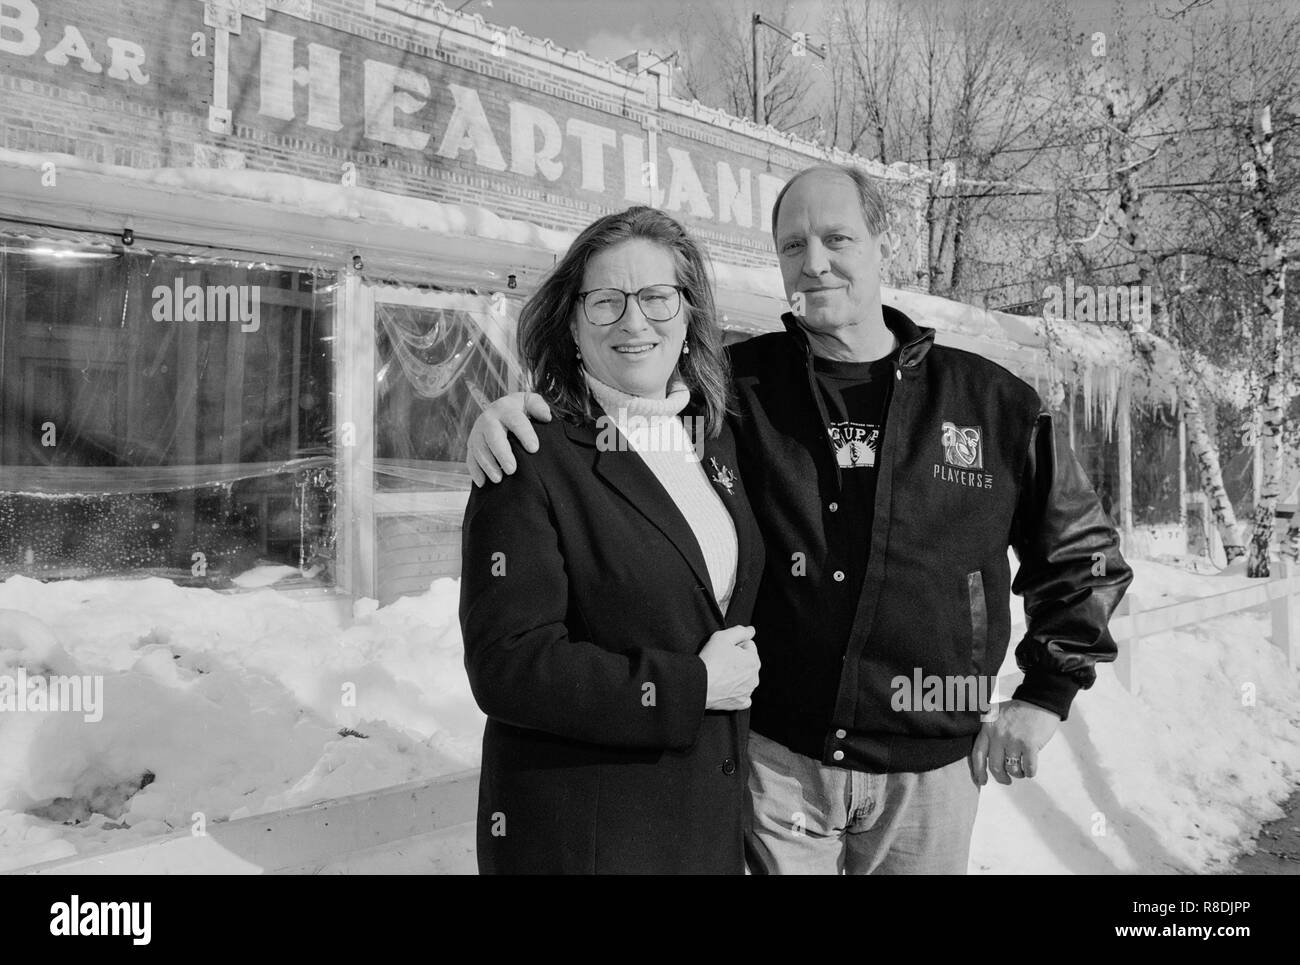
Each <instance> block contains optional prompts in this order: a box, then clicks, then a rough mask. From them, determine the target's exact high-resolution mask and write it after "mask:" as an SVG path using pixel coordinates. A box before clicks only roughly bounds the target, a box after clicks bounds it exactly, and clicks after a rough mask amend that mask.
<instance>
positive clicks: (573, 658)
mask: <svg viewBox="0 0 1300 965" xmlns="http://www.w3.org/2000/svg"><path fill="white" fill-rule="evenodd" d="M535 428H536V430H537V433H538V437H539V439H540V442H541V446H540V450H539V451H538V452H537V453H528V452H525V451H524V450H522V449H521V448H519V446H518V445H517V444H516V445H515V458H516V460H517V463H518V469H517V470H516V471H515V473H514V474H513V475H510V476H507V477H505V479H504V480H503V481H502V482H500V483H498V484H495V485H492V484H488V485H486V486H484V487H482V488H477V489H475V490H474V491H473V492H472V493H471V494H470V499H469V505H468V506H467V508H466V512H465V523H464V530H463V534H462V571H461V599H460V620H461V628H462V631H463V634H464V640H465V667H466V670H467V672H468V674H469V681H470V686H471V689H472V690H473V693H474V697H475V699H476V700H477V701H478V704H479V706H480V707H481V708H482V709H483V711H484V713H486V714H487V715H488V721H487V726H486V728H485V730H484V734H483V763H482V772H481V778H480V784H479V811H478V863H479V870H480V871H481V872H483V873H506V874H517V873H579V874H592V873H662V874H681V873H705V874H710V873H711V874H741V873H743V871H744V858H743V849H742V841H743V831H744V824H745V822H746V821H747V820H748V813H749V802H748V790H747V786H746V784H747V767H748V765H747V761H746V756H745V745H746V741H747V738H748V729H749V712H748V711H747V710H746V711H731V712H723V711H706V710H705V709H704V704H705V689H706V684H707V674H706V671H705V668H704V663H703V662H702V661H701V660H700V659H699V658H698V656H697V654H698V653H699V651H700V649H701V648H702V647H703V646H704V644H705V643H706V642H707V641H708V639H709V637H710V636H711V635H712V634H713V633H714V632H715V631H717V630H721V629H723V628H725V627H729V626H736V625H746V624H748V623H749V620H750V616H751V614H752V612H753V606H754V599H755V594H756V592H757V590H758V584H759V579H760V577H761V575H762V569H763V549H762V542H761V536H760V534H759V530H758V527H757V525H756V523H755V521H754V518H753V515H752V514H751V512H750V509H749V503H748V500H747V497H746V495H745V491H744V486H743V484H742V482H741V480H740V479H739V478H738V477H737V476H736V473H737V466H738V464H737V459H736V451H735V441H734V439H733V437H732V435H731V432H730V430H729V429H724V430H723V432H722V434H721V435H719V436H718V437H716V438H712V439H707V440H705V442H704V446H703V453H702V459H701V461H702V464H703V466H704V468H705V471H706V474H707V475H708V477H709V478H710V480H711V481H712V485H713V486H714V488H715V490H717V492H718V494H719V496H720V498H721V500H722V503H723V505H724V506H726V508H727V509H728V511H729V512H730V513H731V517H732V520H733V521H734V523H735V527H736V533H737V538H738V544H739V545H738V550H739V560H738V566H737V573H736V584H735V588H734V590H733V592H732V596H731V600H730V604H729V606H728V610H727V613H726V614H723V613H722V612H721V610H720V609H719V607H718V603H717V601H716V600H715V599H714V596H713V591H712V585H711V583H710V580H709V575H708V571H707V569H706V567H705V563H704V556H703V554H702V552H701V550H700V547H699V544H698V543H697V541H696V540H695V537H694V534H693V533H692V531H691V529H690V527H689V526H688V525H687V522H686V520H685V518H684V517H683V516H682V514H681V512H680V511H679V510H678V509H677V507H676V505H675V504H674V503H673V501H672V499H671V497H670V496H669V495H668V493H667V491H666V490H665V489H664V488H663V486H662V485H661V484H660V483H659V481H658V480H657V479H656V478H655V476H654V474H653V473H652V472H651V471H650V469H649V467H648V466H646V464H645V463H644V462H643V461H642V459H641V457H640V456H639V455H637V453H636V452H634V451H631V450H630V449H626V448H625V449H623V451H619V450H618V449H616V448H611V447H610V446H608V445H604V444H602V445H601V446H598V445H597V441H598V438H600V436H599V432H598V429H597V427H596V426H595V425H594V424H590V423H586V424H576V423H574V422H570V421H566V420H564V419H562V418H560V417H559V416H556V417H555V419H554V420H553V421H552V422H550V423H544V424H537V425H535ZM607 436H608V433H607ZM619 438H621V437H619Z"/></svg>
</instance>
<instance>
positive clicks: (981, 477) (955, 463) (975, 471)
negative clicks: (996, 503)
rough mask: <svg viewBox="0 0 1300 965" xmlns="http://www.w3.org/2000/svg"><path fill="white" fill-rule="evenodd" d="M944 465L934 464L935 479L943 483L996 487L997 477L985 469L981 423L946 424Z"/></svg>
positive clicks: (984, 487)
mask: <svg viewBox="0 0 1300 965" xmlns="http://www.w3.org/2000/svg"><path fill="white" fill-rule="evenodd" d="M940 441H941V444H942V445H943V464H942V465H941V464H939V463H937V462H936V463H935V464H934V478H935V479H939V480H942V481H943V482H949V483H956V484H957V485H959V486H969V487H970V488H972V489H992V488H993V477H992V476H991V475H990V474H989V473H986V472H982V471H981V470H983V469H984V439H983V434H982V430H981V429H980V427H979V426H959V425H957V424H956V423H954V422H945V423H944V424H943V435H942V437H941V440H940Z"/></svg>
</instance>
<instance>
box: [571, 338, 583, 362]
mask: <svg viewBox="0 0 1300 965" xmlns="http://www.w3.org/2000/svg"><path fill="white" fill-rule="evenodd" d="M573 350H574V352H575V353H577V358H578V361H579V362H581V361H582V349H581V348H579V347H578V343H577V342H574V343H573Z"/></svg>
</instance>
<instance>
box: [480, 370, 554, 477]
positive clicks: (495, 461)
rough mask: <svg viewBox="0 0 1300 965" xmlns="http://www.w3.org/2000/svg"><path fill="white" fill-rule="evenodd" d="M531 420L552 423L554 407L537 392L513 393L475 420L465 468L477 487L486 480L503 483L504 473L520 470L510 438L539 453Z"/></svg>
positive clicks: (484, 411) (493, 404) (530, 450)
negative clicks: (516, 463) (552, 409)
mask: <svg viewBox="0 0 1300 965" xmlns="http://www.w3.org/2000/svg"><path fill="white" fill-rule="evenodd" d="M531 419H536V420H537V421H538V422H550V421H551V407H550V406H548V405H547V404H546V402H545V400H544V399H543V398H542V397H541V396H540V395H538V394H537V393H536V392H513V393H511V394H510V395H505V396H502V397H501V398H499V399H497V400H496V401H495V402H493V403H492V404H491V405H489V406H488V407H487V408H486V409H484V410H483V412H482V413H481V414H480V415H479V417H478V418H477V419H475V420H474V426H473V428H471V429H470V432H469V444H468V446H467V448H466V454H465V466H466V468H468V469H469V475H470V478H471V479H473V480H474V485H475V486H482V485H483V481H484V480H485V479H491V480H492V481H493V482H494V483H498V482H500V481H501V480H502V478H503V476H502V473H503V472H504V473H505V475H507V476H508V475H510V474H511V473H513V472H514V471H515V469H516V468H518V467H517V466H516V465H515V457H514V454H513V453H512V452H511V451H510V436H514V437H515V438H516V439H518V440H519V444H520V445H521V446H523V447H524V449H526V450H527V451H528V452H536V451H537V446H538V442H537V433H536V432H534V431H533V426H532V423H531V421H530V420H531Z"/></svg>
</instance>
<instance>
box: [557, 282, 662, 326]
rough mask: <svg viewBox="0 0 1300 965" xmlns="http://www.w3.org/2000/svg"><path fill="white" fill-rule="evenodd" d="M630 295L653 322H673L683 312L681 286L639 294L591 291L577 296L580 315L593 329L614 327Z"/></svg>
mask: <svg viewBox="0 0 1300 965" xmlns="http://www.w3.org/2000/svg"><path fill="white" fill-rule="evenodd" d="M629 295H634V296H636V301H637V304H638V305H640V306H641V314H643V315H644V316H645V317H646V318H648V319H650V321H652V322H666V321H668V320H669V319H670V318H676V317H677V313H678V312H679V311H681V308H682V289H681V286H680V285H647V286H646V287H645V288H642V289H641V290H640V291H636V292H625V291H620V290H619V289H617V288H593V289H592V290H591V291H589V292H578V298H579V299H580V300H581V302H582V313H583V315H585V316H586V318H587V321H588V322H590V323H591V324H592V325H613V324H614V323H615V322H617V321H618V320H619V319H620V318H622V317H623V313H624V312H625V311H627V299H628V296H629Z"/></svg>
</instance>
